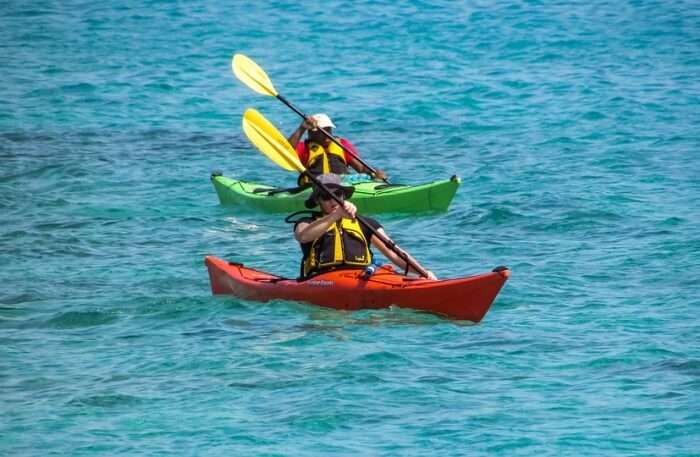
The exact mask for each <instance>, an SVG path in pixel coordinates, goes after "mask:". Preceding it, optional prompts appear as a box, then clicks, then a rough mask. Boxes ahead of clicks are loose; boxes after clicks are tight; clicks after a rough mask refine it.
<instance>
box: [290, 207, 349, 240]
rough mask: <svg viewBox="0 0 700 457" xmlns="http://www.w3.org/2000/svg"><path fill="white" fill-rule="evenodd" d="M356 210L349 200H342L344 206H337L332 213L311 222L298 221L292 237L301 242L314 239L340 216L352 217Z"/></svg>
mask: <svg viewBox="0 0 700 457" xmlns="http://www.w3.org/2000/svg"><path fill="white" fill-rule="evenodd" d="M356 212H357V208H356V207H355V205H353V204H352V203H350V202H344V206H339V207H337V208H336V209H335V210H334V211H333V212H332V213H330V214H326V215H325V216H323V217H320V218H318V219H316V220H315V221H313V222H299V223H298V224H297V226H296V228H295V229H294V238H296V239H297V241H298V242H300V243H302V244H303V243H310V242H312V241H315V240H317V239H318V238H319V237H321V236H322V235H323V234H324V233H326V232H327V231H328V229H329V228H330V226H331V225H333V224H335V223H336V222H338V221H339V220H340V219H341V218H343V217H348V218H350V219H354V218H355V213H356Z"/></svg>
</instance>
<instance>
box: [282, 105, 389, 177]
mask: <svg viewBox="0 0 700 457" xmlns="http://www.w3.org/2000/svg"><path fill="white" fill-rule="evenodd" d="M275 98H277V99H278V100H279V101H281V102H282V103H284V104H285V105H287V106H288V107H289V108H291V110H292V111H294V112H295V113H297V114H298V115H299V116H301V117H302V119H306V118H307V116H306V114H304V113H302V112H301V111H300V110H299V109H298V108H297V107H296V106H294V105H292V103H291V102H290V101H289V100H287V99H286V98H284V97H283V96H282V95H280V94H277V95H275ZM319 130H320V131H321V133H323V134H324V135H325V136H326V138H328V139H329V140H331V141H332V142H334V143H335V144H337V145H338V146H340V148H341V149H342V150H343V151H345V152H347V153H348V154H350V156H351V157H352V158H353V159H355V160H357V161H358V162H360V163H361V164H362V165H364V167H365V168H366V169H368V170H369V171H370V172H372V174H376V173H377V170H375V169H374V168H372V167H370V166H369V165H368V164H367V162H365V161H364V160H362V159H360V158H359V157H358V156H357V155H355V154H354V153H353V152H352V151H351V150H349V149H348V148H346V147H345V146H343V145H342V144H341V143H340V141H338V140H337V139H336V138H335V137H334V136H333V135H331V134H330V133H328V132H326V131H325V130H324V129H319ZM382 181H384V182H385V183H387V184H391V183H390V182H389V180H388V179H386V178H384V179H382Z"/></svg>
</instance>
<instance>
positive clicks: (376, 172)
mask: <svg viewBox="0 0 700 457" xmlns="http://www.w3.org/2000/svg"><path fill="white" fill-rule="evenodd" d="M373 178H375V179H381V180H382V181H384V180H385V179H386V173H384V171H383V170H374V175H373Z"/></svg>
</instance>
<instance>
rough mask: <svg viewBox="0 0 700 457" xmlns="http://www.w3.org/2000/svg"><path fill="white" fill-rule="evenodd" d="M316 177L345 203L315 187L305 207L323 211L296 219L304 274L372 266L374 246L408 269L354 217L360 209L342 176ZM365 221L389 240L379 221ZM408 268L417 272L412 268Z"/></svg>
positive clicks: (296, 232) (395, 254)
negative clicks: (356, 206) (318, 208)
mask: <svg viewBox="0 0 700 457" xmlns="http://www.w3.org/2000/svg"><path fill="white" fill-rule="evenodd" d="M317 179H318V181H320V182H321V183H322V184H324V185H325V186H326V187H327V188H328V190H330V191H331V192H333V194H334V195H335V196H336V197H337V198H338V199H339V200H340V201H342V202H343V205H342V206H341V205H340V204H338V202H336V201H335V200H333V198H332V197H331V196H330V195H328V194H327V193H326V192H325V191H323V190H322V189H320V188H319V187H317V186H315V185H314V186H313V191H312V193H311V196H310V197H309V199H308V200H307V201H306V207H307V208H310V209H311V208H314V207H316V206H317V205H318V206H320V209H321V211H320V212H316V213H313V214H312V215H311V216H309V217H304V218H301V219H298V220H296V221H295V225H294V237H295V238H296V240H297V241H298V242H299V244H301V250H302V253H303V258H302V260H301V277H302V278H306V277H309V276H312V275H315V274H318V273H321V272H324V271H327V270H331V269H335V268H347V267H351V268H352V267H354V268H366V267H370V266H371V265H372V258H373V254H372V251H371V249H370V247H371V246H374V247H376V248H377V249H379V250H380V251H381V252H382V253H383V254H384V255H385V256H386V257H387V258H388V259H389V260H391V261H392V262H393V263H394V264H395V265H396V266H398V267H399V268H401V269H403V270H407V266H406V261H405V260H404V259H402V258H401V257H400V256H399V255H398V254H397V253H396V252H395V251H394V250H392V249H390V248H389V247H388V246H387V245H386V244H385V243H384V242H383V241H382V240H380V239H379V238H378V237H377V236H375V235H374V234H373V233H372V232H371V230H370V229H368V228H367V227H365V226H364V225H363V224H361V223H360V222H359V221H358V219H357V218H356V217H355V216H356V213H357V208H355V205H353V204H352V203H351V202H349V201H347V199H348V198H350V197H351V196H352V193H353V190H354V189H353V188H352V187H348V186H343V185H342V183H341V180H340V176H338V175H336V174H332V173H328V174H323V175H320V176H318V178H317ZM364 220H365V221H366V222H367V223H368V224H369V225H371V226H372V228H373V229H374V230H376V231H377V232H378V233H379V234H380V235H381V236H383V237H385V238H386V239H387V240H389V241H390V238H389V236H388V235H387V234H386V232H384V229H383V228H382V226H381V224H379V222H377V221H376V220H374V219H372V218H368V217H365V218H364ZM396 249H398V248H396ZM401 252H402V253H403V254H405V255H406V257H408V258H409V259H411V261H412V262H413V263H414V264H415V265H416V266H417V267H418V268H422V267H421V265H420V264H418V262H416V261H415V259H413V258H412V257H411V256H410V255H409V254H408V253H407V252H405V251H401ZM408 270H410V271H413V272H416V273H418V271H416V270H415V269H414V268H412V267H411V268H408ZM426 271H427V270H426ZM427 273H428V276H427V277H428V278H429V279H437V278H436V277H435V275H434V274H433V273H432V272H431V271H427Z"/></svg>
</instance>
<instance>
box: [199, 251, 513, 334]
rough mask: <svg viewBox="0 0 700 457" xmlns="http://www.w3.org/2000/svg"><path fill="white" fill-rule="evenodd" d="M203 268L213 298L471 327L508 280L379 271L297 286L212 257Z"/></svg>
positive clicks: (493, 275)
mask: <svg viewBox="0 0 700 457" xmlns="http://www.w3.org/2000/svg"><path fill="white" fill-rule="evenodd" d="M205 264H206V266H207V269H208V270H209V279H210V281H211V290H212V293H213V294H228V295H234V296H236V297H239V298H243V299H246V300H254V301H263V302H265V301H269V300H275V299H280V300H294V301H301V302H307V303H312V304H315V305H319V306H324V307H329V308H335V309H342V310H358V309H378V308H386V307H389V306H392V305H393V306H398V307H401V308H411V309H416V310H420V311H427V312H430V313H435V314H439V315H443V316H446V317H449V318H452V319H460V320H469V321H472V322H479V321H481V320H482V319H483V317H484V316H485V315H486V313H487V312H488V310H489V308H490V307H491V304H492V303H493V301H494V300H495V298H496V295H498V293H499V291H500V290H501V288H502V287H503V285H504V284H505V282H506V280H507V279H508V276H509V274H510V270H508V269H506V268H504V267H502V268H499V269H497V270H498V271H492V272H489V273H484V274H480V275H475V276H469V277H464V278H457V279H445V280H439V281H431V280H428V279H422V278H412V277H408V276H404V275H402V274H398V273H396V272H394V271H393V269H392V268H391V267H389V266H382V267H381V268H379V269H377V271H376V273H375V274H374V275H372V276H370V277H369V278H366V279H364V278H363V277H362V276H363V270H358V269H342V270H335V271H331V272H327V273H322V274H319V275H316V276H314V277H312V278H310V279H307V280H305V281H297V280H295V279H286V278H282V277H279V276H275V275H272V274H269V273H265V272H262V271H258V270H254V269H252V268H247V267H245V266H243V265H242V264H238V263H233V262H227V261H225V260H222V259H220V258H217V257H214V256H208V257H206V258H205Z"/></svg>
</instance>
